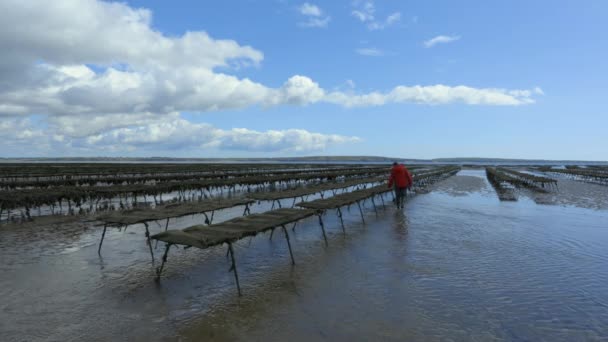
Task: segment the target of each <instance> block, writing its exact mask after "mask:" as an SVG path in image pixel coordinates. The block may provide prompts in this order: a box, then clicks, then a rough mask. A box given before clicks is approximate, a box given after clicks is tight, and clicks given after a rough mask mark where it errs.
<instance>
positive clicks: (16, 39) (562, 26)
mask: <svg viewBox="0 0 608 342" xmlns="http://www.w3.org/2000/svg"><path fill="white" fill-rule="evenodd" d="M10 2H11V1H8V2H7V4H5V5H4V6H6V8H3V9H2V11H0V13H5V14H4V16H6V17H5V18H0V19H4V20H1V22H4V23H5V24H0V25H6V26H5V27H2V28H3V30H2V31H3V32H4V33H3V34H1V35H0V41H1V42H3V45H5V46H9V51H11V53H10V54H9V55H8V56H9V57H8V58H6V60H5V62H4V63H0V75H2V76H4V77H3V79H5V80H11V82H10V84H9V82H8V81H6V82H4V83H3V82H0V137H2V138H3V140H4V141H6V145H5V148H4V150H3V151H2V152H1V153H0V155H3V156H6V157H9V156H46V155H48V156H51V155H52V156H99V155H104V156H158V155H162V156H181V157H224V156H225V157H232V156H291V155H327V154H329V155H384V156H395V157H407V158H438V157H503V158H542V159H580V160H608V149H607V148H606V146H608V134H606V127H608V115H607V113H606V109H607V104H608V102H607V100H606V95H605V93H606V90H608V86H607V85H606V82H607V81H606V78H607V77H606V76H607V75H608V63H607V62H606V61H607V60H608V40H607V39H606V37H605V33H606V32H608V20H606V13H608V3H607V2H605V1H581V2H572V1H508V2H494V1H492V2H488V1H458V2H455V1H418V2H414V1H408V2H405V1H399V2H396V1H332V2H327V1H325V2H313V1H309V2H305V1H278V0H277V1H232V0H230V1H172V2H167V1H128V2H126V3H124V4H122V5H116V4H110V3H108V2H98V1H93V0H86V1H80V2H70V1H57V2H56V3H55V4H53V5H49V4H47V3H46V2H44V3H43V2H41V3H40V6H39V7H40V8H39V9H33V8H32V7H31V6H30V7H24V6H21V5H20V4H19V2H14V3H12V4H11V3H10ZM57 4H59V5H57ZM45 6H50V7H52V8H44V7H45ZM141 9H145V10H143V11H142V10H141ZM70 13H71V14H72V15H71V16H74V17H76V18H72V17H70V18H69V19H68V20H61V19H62V18H66V15H67V14H70ZM76 13H82V14H83V15H82V17H81V18H80V19H79V18H78V15H73V14H76ZM0 16H2V14H0ZM37 16H39V17H37ZM53 16H57V20H53ZM19 18H23V20H20V21H18V19H19ZM37 18H38V19H37ZM86 18H91V19H90V20H86ZM28 21H29V22H28ZM32 23H35V25H32ZM133 23H134V24H133ZM32 26H34V27H32ZM112 27H115V28H118V29H117V30H112V29H111V28H112ZM74 32H76V33H74ZM188 32H190V33H202V35H196V34H195V35H193V38H191V39H190V38H188V37H186V36H185V35H188ZM433 39H434V40H433ZM171 42H173V43H175V45H171V44H173V43H171ZM432 42H436V43H435V44H432ZM170 43H171V44H170ZM163 44H164V45H163ZM165 46H170V47H165ZM148 50H150V51H153V52H147V51H148ZM41 70H44V72H42V71H41ZM32 75H33V76H32ZM66 75H68V76H66ZM218 75H219V77H218ZM225 76H228V77H229V78H227V77H225ZM294 76H296V78H295V79H294V78H293V77H294ZM249 81H250V82H251V84H250V83H248V82H249ZM41 84H43V85H44V86H45V87H47V88H44V91H42V90H40V89H41V88H43V87H41V86H40V85H41ZM438 85H440V86H441V87H444V88H441V89H439V88H436V86H438ZM416 86H419V87H422V88H423V90H420V88H417V90H416V89H415V87H416ZM458 86H464V87H466V89H465V90H462V89H460V90H459V89H458V88H456V87H458ZM395 87H404V88H402V89H401V90H402V92H400V93H399V94H396V92H394V90H395ZM425 87H428V88H425ZM434 87H435V88H434ZM58 88H60V90H57V89H58ZM216 89H223V90H222V91H217V94H216ZM235 89H236V90H235ZM461 91H462V92H461ZM412 92H414V93H415V94H414V95H412V94H413V93H412ZM463 92H464V93H463ZM362 95H363V96H366V95H367V97H361V96H362ZM374 96H376V97H374ZM32 98H36V99H40V100H38V101H33V100H32ZM480 99H481V100H480Z"/></svg>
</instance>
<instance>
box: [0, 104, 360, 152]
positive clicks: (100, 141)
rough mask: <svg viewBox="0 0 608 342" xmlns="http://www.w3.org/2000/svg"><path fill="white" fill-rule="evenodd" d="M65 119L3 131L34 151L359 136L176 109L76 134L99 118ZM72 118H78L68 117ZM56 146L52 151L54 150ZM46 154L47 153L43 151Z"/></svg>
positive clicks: (318, 146)
mask: <svg viewBox="0 0 608 342" xmlns="http://www.w3.org/2000/svg"><path fill="white" fill-rule="evenodd" d="M63 119H64V121H63V122H62V124H58V122H54V123H51V124H50V125H49V127H48V128H46V129H40V128H36V126H35V124H34V123H33V122H32V121H31V120H28V119H8V120H3V121H0V136H2V137H3V138H4V140H6V141H8V142H9V144H8V146H7V145H5V147H12V148H15V147H17V148H19V146H21V147H23V146H26V147H27V149H29V153H31V154H32V155H41V154H43V153H48V152H50V153H56V152H57V151H67V153H77V152H78V151H87V150H94V151H97V153H116V152H128V151H146V150H148V151H159V152H160V151H164V152H165V153H169V152H170V151H172V150H184V149H186V150H188V149H189V150H194V151H197V150H199V149H215V150H235V151H247V152H251V151H253V152H295V153H300V152H302V153H304V152H313V151H322V150H325V149H326V148H328V147H331V146H333V145H337V144H350V143H356V142H359V141H360V139H359V138H357V137H352V136H342V135H335V134H321V133H313V132H309V131H307V130H303V129H287V130H268V131H265V132H260V131H254V130H250V129H246V128H233V129H229V130H224V129H219V128H217V127H214V126H212V125H209V124H206V123H192V122H190V121H187V120H185V119H183V118H181V117H180V116H179V114H177V113H172V114H170V115H167V116H164V117H163V118H160V119H158V120H156V121H155V122H149V123H144V124H139V123H134V124H132V125H128V126H126V127H117V128H110V129H106V130H104V131H102V132H98V133H94V134H73V133H74V132H73V131H71V129H69V128H68V129H66V127H81V128H83V129H84V130H86V131H88V132H93V131H95V130H96V128H97V125H96V124H95V123H90V122H86V121H83V120H80V119H79V118H76V117H66V118H63ZM70 120H74V122H68V121H70ZM51 151H54V152H51ZM43 155H44V154H43Z"/></svg>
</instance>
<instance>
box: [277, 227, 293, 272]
mask: <svg viewBox="0 0 608 342" xmlns="http://www.w3.org/2000/svg"><path fill="white" fill-rule="evenodd" d="M281 228H283V233H285V239H286V240H287V247H288V248H289V256H291V264H292V265H295V264H296V262H295V260H294V259H293V252H292V251H291V242H289V234H288V233H287V229H285V225H282V226H281ZM273 231H274V230H273Z"/></svg>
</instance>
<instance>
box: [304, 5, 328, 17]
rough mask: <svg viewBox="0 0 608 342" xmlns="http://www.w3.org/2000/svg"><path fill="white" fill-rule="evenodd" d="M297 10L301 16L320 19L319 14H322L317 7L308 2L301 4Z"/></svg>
mask: <svg viewBox="0 0 608 342" xmlns="http://www.w3.org/2000/svg"><path fill="white" fill-rule="evenodd" d="M299 10H300V13H301V14H302V15H307V16H313V17H320V16H321V14H323V11H321V9H320V8H319V7H317V6H316V5H311V4H309V3H308V2H305V3H303V4H302V5H301V6H300V8H299Z"/></svg>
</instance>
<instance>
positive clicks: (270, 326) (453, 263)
mask: <svg viewBox="0 0 608 342" xmlns="http://www.w3.org/2000/svg"><path fill="white" fill-rule="evenodd" d="M581 185H584V186H581ZM593 186H599V185H594V184H588V183H581V182H576V184H566V183H565V182H563V181H562V180H560V183H559V188H560V192H559V194H557V195H556V194H549V195H550V196H553V197H554V198H555V201H553V202H550V203H551V204H542V205H541V204H537V203H536V202H535V201H534V199H535V198H534V196H536V194H534V193H531V194H529V193H526V192H525V191H522V192H521V193H520V196H519V200H518V201H517V202H500V201H499V200H498V198H497V196H496V194H495V193H494V190H493V189H492V187H491V186H490V185H489V183H488V182H487V180H486V179H485V173H484V172H483V171H479V170H465V171H462V172H461V173H460V174H459V175H458V176H454V177H451V178H449V179H447V180H444V181H442V182H440V183H438V184H435V185H434V186H432V187H430V188H429V190H430V192H429V193H426V194H420V195H417V196H415V197H412V198H410V199H409V200H408V202H407V204H406V208H405V209H404V210H403V211H398V210H396V209H395V208H394V207H388V208H387V209H386V210H384V211H381V212H380V215H379V217H378V218H376V217H375V215H374V211H373V208H372V207H371V204H370V203H369V202H368V205H367V206H366V209H365V215H366V224H363V223H361V221H360V218H359V216H358V211H356V210H351V212H350V213H348V212H346V211H345V217H344V218H345V221H346V222H345V223H346V228H347V229H346V235H344V234H343V233H342V231H341V229H340V228H339V223H338V221H337V217H336V215H335V213H333V212H329V213H328V214H327V217H326V219H325V220H326V226H327V227H328V240H329V246H327V247H325V245H324V244H323V239H322V236H321V232H320V229H319V227H318V224H317V222H316V221H315V220H314V219H308V220H305V221H303V222H302V223H301V224H298V227H297V228H296V232H295V234H294V235H293V237H292V246H293V248H294V256H295V260H296V263H297V264H296V266H295V267H292V266H291V264H290V261H289V254H288V250H287V246H286V243H285V240H284V239H282V238H281V237H280V236H279V235H278V234H275V236H274V238H273V240H272V241H270V240H269V239H268V237H269V234H266V235H260V236H257V237H256V238H254V239H253V240H251V242H250V241H249V239H245V240H243V241H240V242H238V243H237V244H236V250H235V252H236V257H237V262H238V267H239V269H238V270H239V276H240V278H241V285H242V287H243V294H244V296H243V297H240V298H239V297H238V296H237V295H236V289H235V287H234V282H233V281H234V280H233V277H232V275H231V274H230V273H228V272H227V271H228V267H229V262H228V261H227V260H226V257H225V249H224V248H213V249H209V250H204V251H200V250H196V249H194V248H192V249H188V250H183V249H179V250H178V249H176V250H175V251H172V253H171V254H170V255H169V263H168V265H167V272H166V274H165V275H164V278H163V280H162V281H161V282H160V284H156V283H155V282H154V281H153V280H152V278H153V268H152V266H151V263H150V256H149V254H148V250H147V247H146V245H145V243H144V237H143V229H141V227H135V226H134V227H130V228H128V229H127V230H126V231H124V230H123V231H119V230H111V231H110V232H109V233H108V235H107V236H106V241H105V242H104V246H103V247H104V248H103V254H102V255H103V257H102V258H99V257H98V256H97V243H98V241H99V237H100V233H101V232H100V230H99V229H97V228H93V227H88V228H85V226H86V224H84V223H81V222H78V221H75V222H72V223H70V222H68V223H61V222H59V223H56V224H49V223H48V222H47V223H45V224H41V223H40V222H37V223H33V224H30V225H29V226H27V227H21V228H23V229H18V228H17V227H7V226H2V227H0V230H1V231H0V258H1V259H2V260H3V262H2V263H1V264H0V274H2V276H1V277H0V296H1V297H2V298H3V301H2V302H0V331H2V333H3V340H7V341H22V340H27V341H65V340H88V341H107V340H113V341H121V340H123V341H156V340H159V341H175V340H182V341H200V340H211V341H213V340H217V341H234V340H237V341H239V340H245V341H266V340H291V341H310V340H321V341H325V340H326V341H346V340H349V341H369V340H382V341H403V340H425V341H445V340H453V341H513V340H531V341H536V340H547V341H602V340H607V339H608V288H607V287H606V286H605V284H606V283H607V282H608V267H606V265H607V264H608V211H607V210H606V207H605V206H604V205H605V204H603V203H605V198H606V193H607V192H608V189H607V188H606V187H603V188H595V187H593ZM599 187H601V186H599ZM602 190H603V191H602ZM577 191H578V192H577ZM581 193H582V194H586V195H588V196H590V198H591V200H575V199H578V198H579V197H578V196H579V194H581ZM594 196H595V197H594ZM287 202H289V201H287ZM537 202H538V201H537ZM268 208H269V206H258V205H256V206H255V207H254V211H264V210H266V209H268ZM219 214H220V215H219V216H218V215H216V219H215V221H216V222H220V221H221V220H224V219H227V218H230V217H233V216H237V215H240V210H239V209H236V210H234V211H224V212H221V213H219ZM200 220H201V218H200V217H188V218H184V219H180V220H177V221H176V223H175V226H174V227H176V228H179V227H185V226H188V225H191V224H193V223H198V222H200ZM151 227H152V229H153V230H160V229H161V228H160V227H156V226H155V225H151ZM159 247H160V246H159ZM160 252H161V249H160V248H159V249H157V252H156V253H157V254H160Z"/></svg>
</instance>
